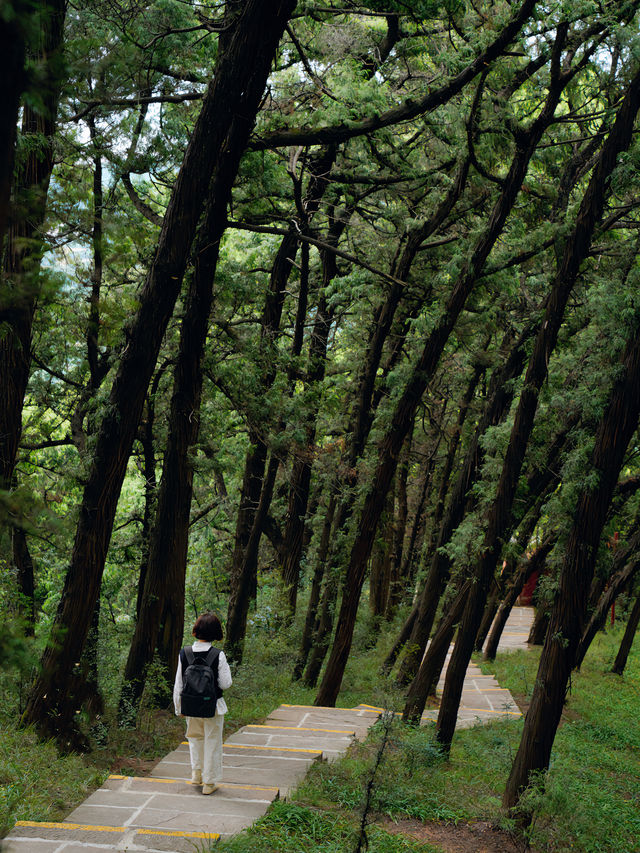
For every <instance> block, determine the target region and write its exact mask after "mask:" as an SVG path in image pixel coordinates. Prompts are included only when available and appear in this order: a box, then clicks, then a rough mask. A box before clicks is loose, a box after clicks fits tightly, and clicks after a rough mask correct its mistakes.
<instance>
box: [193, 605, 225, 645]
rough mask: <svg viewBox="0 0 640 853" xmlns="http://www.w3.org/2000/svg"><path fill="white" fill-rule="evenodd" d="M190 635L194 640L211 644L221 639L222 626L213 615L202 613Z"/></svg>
mask: <svg viewBox="0 0 640 853" xmlns="http://www.w3.org/2000/svg"><path fill="white" fill-rule="evenodd" d="M192 633H193V636H194V637H195V638H196V640H204V642H206V643H211V642H213V640H221V639H222V624H221V622H220V620H219V619H218V617H217V616H216V614H215V613H211V612H210V611H209V612H207V613H202V614H201V615H200V616H198V618H197V619H196V621H195V624H194V626H193V631H192Z"/></svg>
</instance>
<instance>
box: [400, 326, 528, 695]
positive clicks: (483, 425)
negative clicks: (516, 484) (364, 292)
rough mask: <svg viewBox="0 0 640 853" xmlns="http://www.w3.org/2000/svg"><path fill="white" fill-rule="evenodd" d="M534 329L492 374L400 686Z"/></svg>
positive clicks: (429, 618)
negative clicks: (486, 444)
mask: <svg viewBox="0 0 640 853" xmlns="http://www.w3.org/2000/svg"><path fill="white" fill-rule="evenodd" d="M533 332H534V328H533V327H532V326H527V327H526V328H525V329H524V330H523V332H522V333H521V334H520V336H519V338H518V340H517V341H516V343H515V344H514V345H513V346H512V347H511V349H510V351H509V354H508V357H507V359H506V361H505V363H504V365H503V366H502V367H501V368H500V369H499V370H498V369H496V370H494V372H493V374H492V376H491V380H490V382H489V391H488V395H487V401H486V403H485V407H484V411H483V413H482V417H481V418H480V421H479V423H478V426H477V427H476V430H475V433H474V436H473V438H472V440H471V443H470V445H469V448H468V450H467V453H466V456H465V459H464V463H463V465H462V468H461V470H460V473H459V474H458V478H457V480H456V484H455V486H454V489H453V491H452V493H451V497H450V499H449V504H448V506H447V511H446V513H445V515H444V517H443V520H442V523H441V524H440V529H439V531H438V535H437V540H436V542H435V546H434V548H433V549H432V556H431V563H430V566H429V572H428V574H427V580H426V583H425V585H424V587H423V589H422V592H421V594H420V611H419V614H418V618H417V619H416V622H415V625H414V627H413V630H412V632H411V637H410V638H409V640H408V645H409V651H408V653H407V654H406V655H405V657H404V658H403V660H402V662H401V665H400V668H399V671H398V675H397V679H396V680H397V683H398V685H399V686H405V685H407V684H409V683H410V682H411V680H412V679H413V678H414V677H415V674H416V672H417V671H418V667H419V666H420V662H421V660H422V657H423V655H424V652H425V648H426V646H427V640H428V639H429V634H430V633H431V629H432V627H433V620H434V619H435V615H436V610H437V608H438V602H439V601H440V598H441V597H442V594H443V592H444V590H445V587H446V583H447V579H448V577H449V568H450V560H449V558H448V557H447V555H446V554H445V553H444V552H443V551H442V549H443V547H444V546H445V545H446V544H447V543H448V542H449V540H450V539H451V536H452V535H453V532H454V530H455V529H456V528H457V527H458V525H459V524H460V522H461V521H462V519H463V517H464V511H465V504H466V501H467V495H468V494H469V491H470V489H471V487H472V486H473V484H474V482H475V481H476V478H477V476H478V472H479V470H480V467H481V465H482V458H483V454H482V450H481V443H480V439H481V437H482V436H483V435H484V434H485V432H486V431H487V429H488V428H489V427H490V426H495V425H497V424H499V423H500V422H501V421H502V420H503V418H504V417H506V414H507V412H508V410H509V406H510V404H511V401H512V399H513V390H512V389H513V382H512V380H514V379H515V378H516V377H517V376H519V375H520V373H521V371H522V368H523V366H524V361H525V357H526V349H525V346H526V343H527V341H528V340H529V338H530V337H531V335H532V334H533ZM510 338H511V333H510V332H508V333H507V335H506V336H505V340H504V341H503V346H502V349H504V344H505V343H506V342H507V341H509V340H510Z"/></svg>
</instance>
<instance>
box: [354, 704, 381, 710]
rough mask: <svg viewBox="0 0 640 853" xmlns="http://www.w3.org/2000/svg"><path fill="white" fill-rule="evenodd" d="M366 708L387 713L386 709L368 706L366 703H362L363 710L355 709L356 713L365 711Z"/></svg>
mask: <svg viewBox="0 0 640 853" xmlns="http://www.w3.org/2000/svg"><path fill="white" fill-rule="evenodd" d="M365 708H371V709H372V710H373V711H386V708H378V706H377V705H366V704H365V703H364V702H363V703H362V707H361V708H354V710H355V711H364V710H365Z"/></svg>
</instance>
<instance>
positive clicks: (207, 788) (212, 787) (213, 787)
mask: <svg viewBox="0 0 640 853" xmlns="http://www.w3.org/2000/svg"><path fill="white" fill-rule="evenodd" d="M217 790H218V786H217V785H203V786H202V793H203V794H213V792H214V791H217Z"/></svg>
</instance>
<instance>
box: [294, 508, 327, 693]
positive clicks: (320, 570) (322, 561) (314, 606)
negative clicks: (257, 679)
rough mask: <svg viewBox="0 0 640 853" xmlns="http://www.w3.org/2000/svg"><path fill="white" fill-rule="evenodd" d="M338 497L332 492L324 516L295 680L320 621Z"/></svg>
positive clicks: (304, 661)
mask: <svg viewBox="0 0 640 853" xmlns="http://www.w3.org/2000/svg"><path fill="white" fill-rule="evenodd" d="M336 504H337V497H336V494H335V493H332V494H331V496H330V498H329V503H328V506H327V510H326V512H325V516H324V522H323V525H322V533H321V536H320V543H319V545H318V554H317V556H316V560H315V565H314V570H313V580H312V583H311V592H310V593H309V604H308V605H307V615H306V618H305V621H304V629H303V631H302V638H301V640H300V651H299V652H298V658H297V660H296V664H295V667H294V669H293V680H294V681H297V680H298V679H300V678H301V677H302V672H303V670H304V668H305V666H306V664H307V658H308V657H309V652H310V651H311V645H312V640H313V636H314V630H315V628H316V622H317V621H318V604H319V603H320V590H321V589H322V579H323V577H324V574H325V567H326V562H327V554H328V553H329V538H330V536H331V526H332V524H333V516H334V514H335V511H336Z"/></svg>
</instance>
